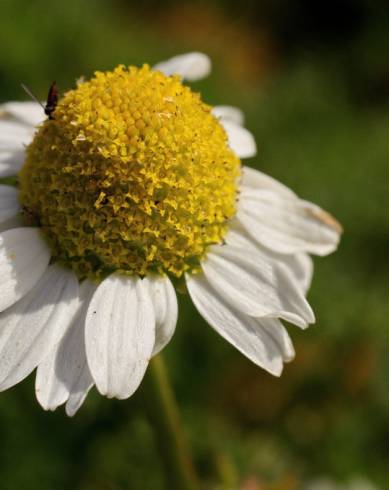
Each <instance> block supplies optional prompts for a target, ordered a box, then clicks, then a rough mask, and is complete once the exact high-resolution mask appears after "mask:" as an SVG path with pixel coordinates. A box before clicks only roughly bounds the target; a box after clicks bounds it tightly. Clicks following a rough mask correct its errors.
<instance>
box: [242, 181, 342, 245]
mask: <svg viewBox="0 0 389 490" xmlns="http://www.w3.org/2000/svg"><path fill="white" fill-rule="evenodd" d="M237 217H238V219H239V221H240V222H241V223H242V225H243V226H244V227H245V229H246V230H247V232H248V233H249V234H250V235H251V236H252V237H253V238H254V239H255V240H257V241H258V243H260V244H262V245H264V246H265V247H268V248H269V249H270V250H273V251H275V252H278V253H284V254H294V253H299V252H308V253H313V254H317V255H327V254H329V253H331V252H333V251H334V250H335V249H336V247H337V245H338V243H339V236H340V233H341V227H340V225H339V223H338V222H337V221H336V220H335V219H334V218H333V217H332V216H331V215H329V214H328V213H326V212H325V211H323V210H322V209H321V208H319V207H318V206H316V205H315V204H312V203H310V202H307V201H303V200H301V199H294V198H287V197H285V196H282V195H281V194H276V193H275V192H273V191H270V190H261V191H260V190H258V191H254V190H242V192H241V194H240V197H239V204H238V213H237Z"/></svg>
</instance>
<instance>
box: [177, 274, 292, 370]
mask: <svg viewBox="0 0 389 490" xmlns="http://www.w3.org/2000/svg"><path fill="white" fill-rule="evenodd" d="M186 284H187V287H188V291H189V294H190V296H191V298H192V301H193V303H194V304H195V306H196V308H197V310H198V311H199V313H200V315H201V316H202V317H203V318H204V320H206V321H207V322H208V323H209V324H210V325H211V327H213V328H214V329H215V330H216V331H217V332H218V333H219V334H220V335H221V336H222V337H224V338H225V339H226V340H227V341H228V342H229V343H230V344H232V345H233V346H234V347H236V348H237V349H238V350H239V351H240V352H242V354H244V355H245V356H246V357H248V358H249V359H250V360H251V361H253V362H254V363H255V364H257V365H258V366H261V367H262V368H264V369H266V371H268V372H269V373H271V374H274V375H275V376H279V375H280V374H281V372H282V367H283V364H282V360H283V357H284V354H283V352H282V350H281V349H280V347H279V345H278V343H277V342H276V341H275V340H274V337H273V335H269V333H268V331H267V330H266V329H264V328H261V323H260V322H262V319H261V320H260V321H259V320H257V319H255V318H251V317H249V316H247V315H245V314H243V313H241V312H239V311H237V310H235V309H234V308H233V307H232V306H231V305H230V304H229V303H228V302H227V301H226V300H225V298H224V297H223V296H222V295H221V294H219V293H218V292H217V291H215V289H214V288H213V287H212V286H211V284H210V283H209V282H208V280H207V278H206V277H205V276H204V275H203V274H197V275H193V276H190V275H189V274H187V275H186Z"/></svg>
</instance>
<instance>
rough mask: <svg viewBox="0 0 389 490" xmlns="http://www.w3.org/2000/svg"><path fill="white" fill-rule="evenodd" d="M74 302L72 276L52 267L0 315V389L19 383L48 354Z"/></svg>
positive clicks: (60, 335)
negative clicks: (22, 296) (30, 289)
mask: <svg viewBox="0 0 389 490" xmlns="http://www.w3.org/2000/svg"><path fill="white" fill-rule="evenodd" d="M77 302H78V281H77V278H76V276H75V275H74V273H73V272H70V271H68V270H66V269H62V268H61V267H59V266H57V265H51V266H50V267H49V268H48V269H47V270H46V272H45V274H44V275H43V277H42V278H41V280H40V281H39V282H38V284H36V287H34V289H33V290H32V291H30V292H29V293H28V294H27V295H26V296H25V297H24V298H23V299H21V300H20V301H19V302H18V303H16V304H15V305H13V306H12V307H11V308H8V309H7V310H6V311H4V312H2V313H1V314H0V390H6V389H7V388H9V387H10V386H13V385H15V384H17V383H19V382H20V381H21V380H22V379H24V378H25V377H26V376H28V375H29V374H30V373H31V371H32V370H33V369H35V368H36V366H37V365H38V364H39V363H40V362H41V361H42V360H43V359H44V358H45V357H46V356H47V355H48V354H49V352H50V351H51V350H52V349H53V347H54V346H55V345H56V344H57V343H58V342H59V341H60V340H61V338H62V336H63V334H64V332H65V331H66V328H67V327H68V325H69V323H70V322H71V321H72V317H73V315H74V313H75V310H76V308H77Z"/></svg>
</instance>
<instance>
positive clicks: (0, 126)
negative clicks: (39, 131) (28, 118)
mask: <svg viewBox="0 0 389 490" xmlns="http://www.w3.org/2000/svg"><path fill="white" fill-rule="evenodd" d="M33 135H34V130H33V128H29V127H27V126H26V125H25V124H22V123H20V122H18V121H12V120H5V119H0V151H1V152H4V151H14V150H20V149H22V148H23V146H24V145H28V144H29V143H31V141H32V138H33Z"/></svg>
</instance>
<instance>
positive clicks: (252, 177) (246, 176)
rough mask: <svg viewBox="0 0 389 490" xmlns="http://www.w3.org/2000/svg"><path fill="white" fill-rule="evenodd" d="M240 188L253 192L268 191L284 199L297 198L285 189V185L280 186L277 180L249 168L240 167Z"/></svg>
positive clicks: (287, 188) (289, 190)
mask: <svg viewBox="0 0 389 490" xmlns="http://www.w3.org/2000/svg"><path fill="white" fill-rule="evenodd" d="M241 186H242V187H243V188H245V187H247V188H249V189H255V190H261V189H269V190H271V191H274V192H277V193H278V194H282V195H283V196H286V197H296V198H297V196H296V194H295V193H294V192H293V191H292V190H291V189H289V187H286V185H284V184H281V182H278V180H275V179H273V178H272V177H270V176H269V175H266V174H264V173H262V172H260V171H259V170H255V169H254V168H251V167H246V166H244V167H242V182H241Z"/></svg>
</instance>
